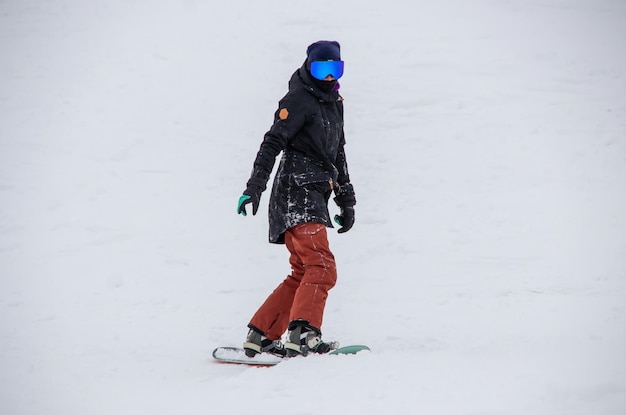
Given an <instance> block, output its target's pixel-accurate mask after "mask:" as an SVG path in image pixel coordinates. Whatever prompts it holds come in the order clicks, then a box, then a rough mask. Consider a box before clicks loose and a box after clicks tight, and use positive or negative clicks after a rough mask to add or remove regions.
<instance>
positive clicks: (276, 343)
mask: <svg viewBox="0 0 626 415" xmlns="http://www.w3.org/2000/svg"><path fill="white" fill-rule="evenodd" d="M248 327H250V331H249V332H248V336H247V337H246V341H245V342H244V344H243V350H244V351H245V353H246V356H248V357H254V356H256V355H257V354H259V353H270V354H273V355H274V356H278V357H285V354H286V351H285V346H283V344H282V343H281V341H280V340H270V339H268V338H267V337H265V335H264V334H263V332H262V331H260V330H259V329H257V328H256V327H254V326H252V325H250V326H248Z"/></svg>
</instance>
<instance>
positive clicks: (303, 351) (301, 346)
mask: <svg viewBox="0 0 626 415" xmlns="http://www.w3.org/2000/svg"><path fill="white" fill-rule="evenodd" d="M338 348H339V343H338V342H330V343H325V342H323V341H322V332H321V331H320V330H319V329H318V328H316V327H313V326H311V325H309V322H308V321H306V320H294V321H292V322H291V323H289V332H288V333H287V342H286V343H285V350H286V351H287V357H294V356H300V355H302V356H306V355H308V354H309V353H328V352H331V351H333V350H335V349H338Z"/></svg>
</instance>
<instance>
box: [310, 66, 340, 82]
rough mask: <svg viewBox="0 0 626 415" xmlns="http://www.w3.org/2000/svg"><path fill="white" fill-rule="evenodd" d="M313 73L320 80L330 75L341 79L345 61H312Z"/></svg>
mask: <svg viewBox="0 0 626 415" xmlns="http://www.w3.org/2000/svg"><path fill="white" fill-rule="evenodd" d="M311 75H313V77H314V78H316V79H319V80H320V81H322V80H324V78H326V77H327V76H328V75H332V76H333V78H335V79H339V78H341V76H342V75H343V61H313V62H311Z"/></svg>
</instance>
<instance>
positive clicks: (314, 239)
mask: <svg viewBox="0 0 626 415" xmlns="http://www.w3.org/2000/svg"><path fill="white" fill-rule="evenodd" d="M287 233H288V235H289V236H290V239H291V245H292V249H293V251H292V253H295V254H296V256H297V257H298V258H299V261H300V262H301V263H302V266H303V270H304V275H303V276H302V278H301V281H300V285H299V286H298V288H297V290H296V292H295V296H294V298H293V304H292V306H291V313H290V315H289V321H294V320H303V321H307V322H308V323H309V325H310V326H312V327H315V328H317V329H318V330H319V329H321V327H322V320H323V316H324V307H325V306H326V299H327V298H328V291H329V290H330V289H331V288H333V287H334V286H335V283H336V282H337V268H336V264H335V257H334V256H333V254H332V252H331V251H330V247H329V245H328V235H327V233H326V226H325V225H323V224H321V223H304V224H301V225H298V226H296V227H294V228H292V229H290V230H289V231H287Z"/></svg>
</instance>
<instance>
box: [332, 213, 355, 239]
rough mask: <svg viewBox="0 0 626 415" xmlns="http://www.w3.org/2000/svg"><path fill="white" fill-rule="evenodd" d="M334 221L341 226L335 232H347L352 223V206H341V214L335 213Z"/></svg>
mask: <svg viewBox="0 0 626 415" xmlns="http://www.w3.org/2000/svg"><path fill="white" fill-rule="evenodd" d="M335 222H337V224H338V225H339V226H341V228H339V230H338V231H337V232H339V233H345V232H348V231H349V230H350V229H351V228H352V225H354V208H353V207H345V208H341V215H335Z"/></svg>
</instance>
